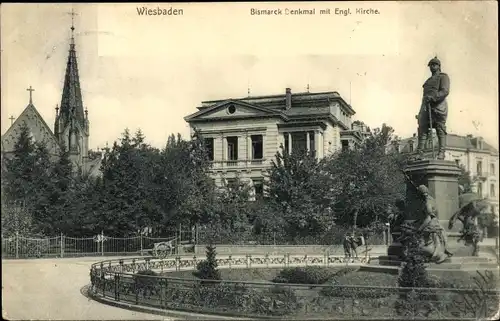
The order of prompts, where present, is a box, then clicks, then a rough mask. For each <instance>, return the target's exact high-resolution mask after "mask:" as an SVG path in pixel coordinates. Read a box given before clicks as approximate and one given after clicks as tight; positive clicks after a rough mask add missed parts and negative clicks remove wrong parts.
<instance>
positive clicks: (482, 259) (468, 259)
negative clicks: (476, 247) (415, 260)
mask: <svg viewBox="0 0 500 321" xmlns="http://www.w3.org/2000/svg"><path fill="white" fill-rule="evenodd" d="M372 261H373V262H387V263H388V264H391V263H392V262H398V261H400V260H399V259H398V258H397V257H396V256H384V255H382V256H379V257H378V258H375V259H372V260H370V262H372ZM449 263H496V259H495V258H493V257H487V256H452V257H451V258H450V259H449Z"/></svg>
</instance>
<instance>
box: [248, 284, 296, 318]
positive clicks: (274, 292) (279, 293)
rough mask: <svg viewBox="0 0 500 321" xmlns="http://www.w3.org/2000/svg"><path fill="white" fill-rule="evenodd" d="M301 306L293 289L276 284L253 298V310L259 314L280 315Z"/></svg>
mask: <svg viewBox="0 0 500 321" xmlns="http://www.w3.org/2000/svg"><path fill="white" fill-rule="evenodd" d="M301 306H302V304H301V303H300V302H299V300H298V298H297V296H296V294H295V292H294V291H293V290H291V289H288V288H283V287H280V286H275V287H272V288H268V289H266V290H264V291H262V292H261V293H259V294H258V295H256V296H255V297H254V298H253V300H252V304H251V311H252V312H253V313H257V314H264V315H274V316H280V315H288V314H291V313H293V312H295V311H297V310H298V309H300V308H301Z"/></svg>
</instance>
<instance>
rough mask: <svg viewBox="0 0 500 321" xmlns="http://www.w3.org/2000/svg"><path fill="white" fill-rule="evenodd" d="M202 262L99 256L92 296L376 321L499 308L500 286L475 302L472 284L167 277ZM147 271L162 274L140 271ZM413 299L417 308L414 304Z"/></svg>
mask: <svg viewBox="0 0 500 321" xmlns="http://www.w3.org/2000/svg"><path fill="white" fill-rule="evenodd" d="M200 260H202V259H199V258H197V257H195V256H194V257H180V256H177V257H169V258H165V259H155V258H152V257H141V258H126V259H118V260H107V261H102V262H98V263H95V264H93V265H92V267H91V271H90V279H91V287H90V289H89V294H90V295H91V296H93V297H94V298H100V299H101V300H105V301H108V302H109V301H113V302H124V303H127V304H135V305H142V306H150V307H155V308H159V309H166V310H184V311H191V312H197V313H211V314H214V313H215V314H221V315H234V316H245V317H254V318H255V317H257V318H259V317H262V318H285V319H342V318H344V319H345V318H354V319H357V318H360V319H361V318H372V319H373V318H410V317H419V316H420V317H423V316H425V317H427V318H431V319H453V320H457V319H470V318H476V317H477V315H478V313H479V314H481V313H482V314H487V315H489V314H491V313H493V312H491V311H493V310H491V309H494V308H495V307H496V309H497V308H498V298H499V292H498V291H493V292H491V293H489V294H488V296H486V299H484V298H485V297H483V301H484V302H483V303H484V304H486V305H484V304H483V305H480V306H478V307H476V306H474V307H473V306H470V304H469V303H467V302H470V301H471V298H472V299H477V298H476V297H475V296H477V295H478V293H477V291H475V290H473V289H444V288H433V289H430V288H398V287H380V286H379V287H376V286H345V285H342V286H341V285H336V286H332V285H304V284H275V283H271V282H242V281H207V280H198V279H194V278H193V279H181V278H174V277H169V276H168V272H173V271H180V270H194V269H195V268H196V265H197V263H198V262H199V261H200ZM367 262H368V258H358V259H347V258H344V257H340V256H330V255H328V254H324V255H302V256H300V255H288V254H286V255H268V254H265V255H255V254H253V255H234V256H231V255H226V256H221V255H219V258H218V259H217V263H218V265H219V267H220V268H230V269H236V268H257V267H260V268H266V267H269V268H273V267H274V268H278V267H283V268H284V267H290V266H304V265H315V266H356V265H357V266H359V265H364V264H366V263H367ZM145 270H153V271H156V272H159V273H161V274H160V276H148V275H138V274H136V273H138V272H140V271H145ZM409 292H412V294H411V298H412V300H410V301H408V300H405V301H404V304H403V305H405V304H406V305H405V306H403V305H401V304H400V303H401V300H400V299H401V298H402V296H405V297H406V296H407V295H408V293H409ZM476 301H477V300H476ZM398 302H399V303H398ZM408 304H410V305H412V307H408V306H407V305H408ZM398 309H399V310H398ZM401 309H403V310H404V311H406V312H402V311H403V310H401ZM485 309H486V310H485ZM408 311H410V312H408ZM402 313H404V314H402ZM408 313H410V314H408Z"/></svg>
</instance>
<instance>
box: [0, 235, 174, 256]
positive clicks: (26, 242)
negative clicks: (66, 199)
mask: <svg viewBox="0 0 500 321" xmlns="http://www.w3.org/2000/svg"><path fill="white" fill-rule="evenodd" d="M172 240H177V241H180V240H181V239H180V238H179V236H178V235H174V236H172V237H148V236H142V235H141V236H135V237H108V236H106V235H104V234H99V235H97V236H94V237H70V236H65V235H60V236H57V237H47V238H30V237H24V236H20V235H17V234H16V235H14V236H12V237H9V238H4V237H2V258H6V259H10V258H16V259H27V258H49V257H54V258H56V257H57V258H63V257H84V256H115V255H138V254H139V255H144V254H148V253H149V254H151V253H152V249H153V247H154V244H155V243H160V242H168V241H172Z"/></svg>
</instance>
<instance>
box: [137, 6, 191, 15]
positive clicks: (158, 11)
mask: <svg viewBox="0 0 500 321" xmlns="http://www.w3.org/2000/svg"><path fill="white" fill-rule="evenodd" d="M136 9H137V14H138V15H139V16H182V15H183V14H184V10H182V9H174V8H172V7H170V8H168V9H166V8H160V7H156V8H148V7H137V8H136Z"/></svg>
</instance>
